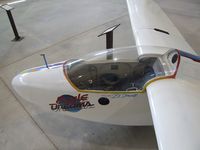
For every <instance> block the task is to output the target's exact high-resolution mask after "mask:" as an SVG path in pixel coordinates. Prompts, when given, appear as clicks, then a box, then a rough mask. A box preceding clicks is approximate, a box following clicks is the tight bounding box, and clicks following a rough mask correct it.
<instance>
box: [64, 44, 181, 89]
mask: <svg viewBox="0 0 200 150" xmlns="http://www.w3.org/2000/svg"><path fill="white" fill-rule="evenodd" d="M140 48H149V49H152V48H155V49H156V48H161V47H126V48H118V49H108V50H103V51H98V52H94V53H90V54H88V55H86V56H85V57H83V58H81V59H76V60H69V61H67V62H66V63H65V64H64V73H65V76H66V78H67V80H68V81H69V82H70V83H71V84H72V86H73V87H74V88H76V89H77V90H79V91H83V92H84V91H86V92H105V91H110V92H120V91H121V92H139V91H144V90H145V87H146V85H147V83H148V82H150V81H152V80H153V79H157V78H161V77H170V76H173V75H174V74H175V72H176V69H177V66H178V65H177V62H178V59H179V57H178V56H179V55H178V51H177V50H173V49H169V48H168V49H169V50H168V52H167V53H165V54H164V55H158V54H148V55H143V56H140V57H139V56H138V50H139V49H140ZM163 49H165V51H166V48H163ZM172 59H173V61H172Z"/></svg>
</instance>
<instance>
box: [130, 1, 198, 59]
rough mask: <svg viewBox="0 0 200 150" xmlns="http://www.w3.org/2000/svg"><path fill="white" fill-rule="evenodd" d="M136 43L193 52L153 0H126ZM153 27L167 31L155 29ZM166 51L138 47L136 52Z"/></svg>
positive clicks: (141, 53) (157, 52) (161, 52)
mask: <svg viewBox="0 0 200 150" xmlns="http://www.w3.org/2000/svg"><path fill="white" fill-rule="evenodd" d="M127 4H128V10H129V15H130V20H131V25H132V29H133V33H134V37H135V40H136V45H137V46H139V45H152V46H162V47H171V48H178V49H181V50H186V51H188V52H191V53H194V54H195V52H194V51H193V50H192V48H191V47H190V46H189V44H188V43H187V42H186V41H185V39H184V38H183V36H182V35H181V34H180V32H179V31H178V30H177V28H176V27H175V26H174V24H173V23H172V22H171V21H170V20H169V18H168V17H167V15H166V14H165V13H164V12H163V11H162V9H161V8H160V7H159V6H158V5H157V4H156V3H155V2H154V1H153V0H127ZM154 28H157V29H161V30H164V31H167V32H169V35H168V34H165V33H162V32H158V31H155V30H154ZM165 52H166V51H163V50H160V51H152V50H149V49H139V50H138V54H139V55H144V54H152V53H156V54H164V53H165Z"/></svg>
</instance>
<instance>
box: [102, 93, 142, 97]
mask: <svg viewBox="0 0 200 150" xmlns="http://www.w3.org/2000/svg"><path fill="white" fill-rule="evenodd" d="M137 95H138V94H137V93H136V94H111V95H102V96H105V97H109V98H130V97H136V96H137Z"/></svg>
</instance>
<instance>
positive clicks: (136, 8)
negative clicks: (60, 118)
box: [12, 0, 200, 150]
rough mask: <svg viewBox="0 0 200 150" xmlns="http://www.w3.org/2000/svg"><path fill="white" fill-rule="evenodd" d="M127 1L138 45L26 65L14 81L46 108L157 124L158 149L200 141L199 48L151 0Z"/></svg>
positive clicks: (84, 116)
mask: <svg viewBox="0 0 200 150" xmlns="http://www.w3.org/2000/svg"><path fill="white" fill-rule="evenodd" d="M127 4H128V10H129V15H130V20H131V25H132V30H133V35H134V37H135V41H136V46H133V47H125V48H117V49H109V50H103V51H98V52H94V53H91V54H88V55H86V56H85V57H83V58H81V59H71V60H67V61H63V62H59V63H55V64H50V65H49V66H48V67H46V66H40V67H35V68H31V69H28V70H25V71H23V72H22V73H20V74H19V75H17V76H16V77H15V78H14V79H13V81H12V85H13V88H14V89H15V91H16V93H17V94H18V95H19V96H21V98H23V99H25V100H27V101H29V102H31V103H34V104H35V105H37V106H38V107H41V108H42V109H43V110H44V111H47V112H48V111H55V113H60V114H62V115H68V116H72V117H76V118H80V119H85V120H89V121H96V122H102V123H108V124H118V125H154V128H155V132H156V137H157V141H158V146H159V149H160V150H178V149H180V150H184V149H185V150H188V149H190V150H197V149H200V130H199V127H200V117H199V116H200V99H199V97H200V92H199V91H200V86H199V81H200V76H199V74H200V63H199V62H200V58H199V56H196V53H195V52H194V51H193V50H192V48H191V47H190V46H189V44H188V43H187V42H186V41H185V39H184V38H183V37H182V35H181V34H180V33H179V31H178V30H177V29H176V27H175V26H174V25H173V23H172V22H171V21H170V20H169V19H168V17H167V16H166V14H165V13H164V12H163V11H162V10H161V8H160V7H159V6H158V5H157V4H156V3H155V2H154V1H151V0H140V1H139V0H127ZM110 54H112V57H108V55H109V56H110Z"/></svg>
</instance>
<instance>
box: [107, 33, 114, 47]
mask: <svg viewBox="0 0 200 150" xmlns="http://www.w3.org/2000/svg"><path fill="white" fill-rule="evenodd" d="M106 48H107V49H110V48H113V31H111V32H108V33H106Z"/></svg>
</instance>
